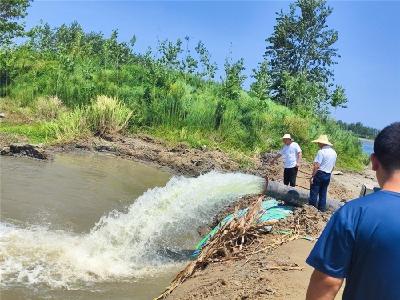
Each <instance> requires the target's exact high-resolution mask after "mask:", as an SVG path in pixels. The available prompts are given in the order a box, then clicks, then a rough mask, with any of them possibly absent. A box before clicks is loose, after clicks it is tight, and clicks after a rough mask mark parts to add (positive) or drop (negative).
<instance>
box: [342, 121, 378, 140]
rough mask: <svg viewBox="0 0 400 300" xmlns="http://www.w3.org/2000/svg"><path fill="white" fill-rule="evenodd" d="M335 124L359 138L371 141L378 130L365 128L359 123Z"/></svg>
mask: <svg viewBox="0 0 400 300" xmlns="http://www.w3.org/2000/svg"><path fill="white" fill-rule="evenodd" d="M337 123H338V124H339V125H340V127H342V128H343V129H345V130H350V131H351V132H353V133H354V134H356V135H357V136H358V137H360V138H365V139H371V140H372V139H375V137H376V136H377V135H378V133H379V130H378V129H376V128H372V127H368V126H365V125H363V124H362V123H361V122H357V123H345V122H343V121H340V120H339V121H338V122H337Z"/></svg>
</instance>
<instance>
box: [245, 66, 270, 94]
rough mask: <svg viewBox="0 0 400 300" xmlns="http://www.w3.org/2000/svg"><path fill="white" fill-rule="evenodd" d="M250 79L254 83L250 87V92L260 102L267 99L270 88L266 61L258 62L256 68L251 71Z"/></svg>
mask: <svg viewBox="0 0 400 300" xmlns="http://www.w3.org/2000/svg"><path fill="white" fill-rule="evenodd" d="M251 77H252V78H253V79H254V82H253V83H252V84H251V85H250V92H251V93H252V94H253V95H254V96H256V97H257V98H259V99H260V100H266V99H268V98H269V93H270V86H271V76H270V74H269V70H268V62H267V61H266V60H264V61H262V62H260V63H259V64H258V67H257V68H256V69H253V74H252V75H251Z"/></svg>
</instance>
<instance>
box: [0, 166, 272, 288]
mask: <svg viewBox="0 0 400 300" xmlns="http://www.w3.org/2000/svg"><path fill="white" fill-rule="evenodd" d="M263 184H264V180H263V179H262V178H260V177H257V176H253V175H246V174H240V173H228V174H221V173H218V172H211V173H208V174H205V175H201V176H199V177H197V178H185V177H173V178H172V179H171V180H170V181H169V182H168V183H167V185H166V186H165V187H162V188H153V189H150V190H148V191H147V192H145V193H144V194H143V195H142V196H140V197H139V198H137V199H136V201H135V202H134V203H133V204H132V205H131V206H130V207H128V208H127V211H126V212H118V211H112V212H111V213H109V214H108V215H106V216H103V217H102V218H101V219H100V221H99V222H98V223H97V224H96V225H95V226H94V228H93V229H92V230H91V231H90V233H88V234H74V233H71V232H67V231H62V230H59V231H54V230H49V229H47V228H46V227H41V226H35V227H29V228H20V227H16V226H13V225H11V224H5V223H0V224H1V226H0V271H1V276H2V278H1V283H2V285H9V284H15V283H22V284H28V285H29V284H41V283H42V284H47V285H49V286H51V287H66V288H74V287H76V286H79V285H81V284H84V283H85V282H93V281H114V280H128V279H132V278H135V277H143V276H148V275H151V274H154V273H155V272H161V271H162V270H163V269H164V268H167V267H168V266H171V264H173V262H172V261H170V260H168V259H167V258H166V257H165V256H164V255H163V254H162V253H165V250H166V249H169V250H171V251H179V250H185V249H191V248H193V246H194V242H195V241H196V239H197V238H198V236H196V234H195V233H196V229H197V228H198V226H200V225H202V224H207V223H209V222H210V221H211V220H212V217H213V215H214V214H215V213H216V212H217V211H218V210H220V209H221V208H222V207H223V206H225V205H227V204H229V203H231V202H232V201H234V200H235V199H237V197H240V196H243V195H248V194H255V193H259V192H261V190H262V188H263Z"/></svg>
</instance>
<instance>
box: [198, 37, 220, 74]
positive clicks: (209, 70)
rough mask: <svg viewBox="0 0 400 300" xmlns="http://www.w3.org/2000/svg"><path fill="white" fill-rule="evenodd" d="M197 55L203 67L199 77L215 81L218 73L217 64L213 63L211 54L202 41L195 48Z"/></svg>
mask: <svg viewBox="0 0 400 300" xmlns="http://www.w3.org/2000/svg"><path fill="white" fill-rule="evenodd" d="M195 50H196V52H197V54H198V55H199V57H200V63H201V64H202V65H203V70H202V71H200V72H199V74H198V75H199V76H201V77H204V76H205V77H207V78H208V79H213V78H214V76H215V72H216V71H217V64H216V63H215V62H212V61H211V54H210V52H209V51H208V50H207V48H206V46H205V45H204V43H203V42H202V41H199V42H198V43H197V46H196V48H195Z"/></svg>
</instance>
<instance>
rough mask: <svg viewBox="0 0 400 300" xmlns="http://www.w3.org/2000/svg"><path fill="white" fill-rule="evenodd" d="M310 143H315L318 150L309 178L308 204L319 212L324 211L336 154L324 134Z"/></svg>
mask: <svg viewBox="0 0 400 300" xmlns="http://www.w3.org/2000/svg"><path fill="white" fill-rule="evenodd" d="M312 142H313V143H317V144H318V146H319V148H320V150H319V151H318V153H317V156H316V157H315V159H314V168H313V172H312V177H311V178H310V200H309V204H310V205H313V206H315V207H317V208H318V209H319V210H321V211H325V209H326V196H327V193H328V185H329V183H330V180H331V174H332V171H333V169H334V168H335V164H336V158H337V154H336V151H335V150H334V149H333V148H332V144H331V143H330V142H329V140H328V136H327V135H325V134H323V135H321V136H320V137H319V138H318V139H316V140H314V141H312ZM317 203H318V204H317Z"/></svg>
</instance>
